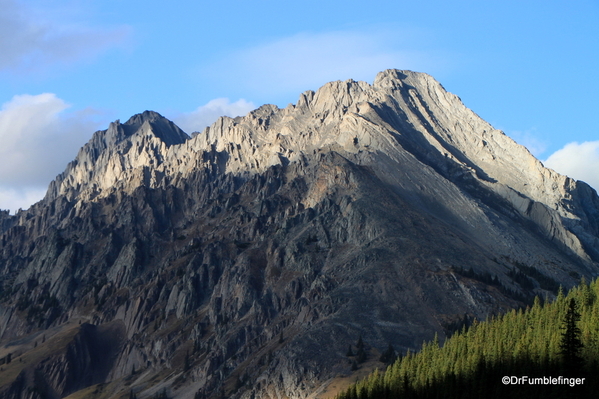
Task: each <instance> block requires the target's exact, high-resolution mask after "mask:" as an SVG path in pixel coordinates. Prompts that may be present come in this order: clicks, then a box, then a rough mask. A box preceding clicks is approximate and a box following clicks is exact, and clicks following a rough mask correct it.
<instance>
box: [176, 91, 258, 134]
mask: <svg viewBox="0 0 599 399" xmlns="http://www.w3.org/2000/svg"><path fill="white" fill-rule="evenodd" d="M255 108H256V106H255V105H254V104H253V103H252V102H250V101H246V100H244V99H239V100H237V101H235V102H233V103H232V102H231V101H230V100H229V99H228V98H216V99H214V100H210V101H209V102H208V103H207V104H205V105H202V106H200V107H198V108H197V109H196V110H195V111H192V112H189V113H184V114H179V115H175V116H174V117H173V120H174V122H175V123H176V124H177V125H178V126H179V127H180V128H181V129H183V130H184V131H185V132H187V133H192V132H199V131H202V130H203V129H204V128H205V127H206V126H209V125H211V124H212V123H213V122H214V121H216V120H217V119H218V117H220V116H230V117H236V116H243V115H245V114H247V113H248V112H250V111H251V110H253V109H255Z"/></svg>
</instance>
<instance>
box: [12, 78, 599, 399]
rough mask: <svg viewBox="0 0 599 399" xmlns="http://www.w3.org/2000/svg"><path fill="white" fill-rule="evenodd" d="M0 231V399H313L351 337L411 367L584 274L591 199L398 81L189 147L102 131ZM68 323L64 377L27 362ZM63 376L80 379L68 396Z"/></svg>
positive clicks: (155, 118) (464, 113)
mask: <svg viewBox="0 0 599 399" xmlns="http://www.w3.org/2000/svg"><path fill="white" fill-rule="evenodd" d="M0 222H1V223H0V227H1V228H2V230H1V231H2V236H1V241H0V244H1V247H0V274H1V275H2V276H3V279H2V285H1V289H2V291H1V294H0V339H2V341H3V342H5V343H7V344H10V345H11V346H8V347H7V348H9V347H13V348H17V349H18V351H19V356H23V357H25V358H28V359H29V360H28V363H27V367H24V368H23V369H22V370H21V371H19V370H18V369H16V368H10V370H12V371H11V373H12V374H10V375H11V376H12V377H11V378H6V379H4V380H3V381H5V383H4V388H3V390H2V391H0V397H6V398H17V397H28V398H37V397H42V396H43V395H46V397H63V396H64V395H66V394H68V393H70V392H72V391H75V390H82V389H89V392H88V391H85V392H86V395H87V397H96V398H101V397H119V395H122V396H123V397H128V396H127V395H130V394H131V393H133V394H137V395H139V397H140V398H142V397H150V396H151V395H154V394H155V393H159V392H162V391H165V392H167V394H168V395H170V397H177V398H197V397H202V398H207V397H218V396H219V395H223V394H224V395H226V396H227V397H235V398H257V397H272V398H275V397H276V398H279V397H289V398H308V397H316V396H317V395H319V392H322V390H323V389H324V387H325V386H326V384H327V382H329V381H331V379H333V378H335V377H339V376H348V375H350V374H351V372H352V371H351V368H352V367H351V366H352V359H351V358H348V357H347V356H346V354H347V351H348V346H350V345H353V344H355V342H356V341H357V340H358V338H359V337H362V339H363V341H364V342H365V345H366V348H367V355H368V357H369V359H370V360H371V361H374V360H375V359H376V358H378V356H377V353H379V352H381V351H383V350H384V349H385V348H387V346H388V344H389V343H391V344H393V345H394V347H395V348H397V349H399V350H401V351H406V350H407V349H416V348H418V347H419V345H420V344H421V342H422V340H423V339H430V338H432V337H433V336H434V334H435V333H437V334H439V336H440V337H441V338H443V337H444V336H446V335H447V334H451V332H452V331H454V330H455V329H456V328H460V327H461V326H462V325H463V324H464V323H468V322H469V320H470V321H471V320H472V319H473V318H479V319H483V318H485V317H486V316H487V315H489V314H492V313H495V312H501V311H503V310H505V309H508V308H510V307H514V306H519V305H522V304H524V303H526V302H527V301H529V300H530V298H531V297H532V295H534V294H541V295H544V296H547V295H548V296H551V295H553V294H554V293H555V292H556V291H557V288H558V287H559V285H562V286H565V287H568V286H571V285H572V284H574V283H576V282H577V281H578V280H579V279H580V278H581V277H582V276H585V277H587V278H591V277H594V276H596V275H597V271H598V262H599V198H598V197H597V194H596V192H595V191H594V190H593V189H591V188H590V187H589V186H588V185H586V184H585V183H583V182H578V181H575V180H572V179H570V178H568V177H565V176H561V175H559V174H557V173H555V172H554V171H552V170H550V169H546V168H545V167H543V165H542V164H541V162H539V161H538V160H536V159H535V158H534V157H533V156H532V155H531V154H530V153H529V152H528V151H527V150H526V149H525V148H524V147H522V146H519V145H518V144H516V143H515V142H513V141H512V140H511V139H510V138H508V137H507V136H505V135H504V134H503V133H502V132H500V131H498V130H495V129H493V127H491V126H490V125H489V124H487V123H486V122H484V121H483V120H482V119H480V118H479V117H478V116H477V115H476V114H474V113H473V112H472V111H470V110H469V109H467V108H466V107H465V106H464V105H463V104H462V103H461V101H460V100H459V98H458V97H456V96H455V95H453V94H451V93H448V92H446V91H445V90H444V89H443V87H442V86H441V85H440V84H439V83H438V82H436V81H435V80H434V79H433V78H432V77H430V76H428V75H425V74H421V73H415V72H410V71H397V70H388V71H384V72H381V73H380V74H378V75H377V77H376V79H375V81H374V83H373V84H372V85H370V84H368V83H365V82H355V81H351V80H350V81H346V82H332V83H328V84H327V85H325V86H323V87H322V88H320V89H319V90H318V91H316V92H312V91H308V92H305V93H303V94H301V95H300V98H299V100H298V102H297V103H296V104H295V105H292V104H290V105H289V106H288V107H286V108H284V109H279V108H277V107H275V106H272V105H264V106H262V107H260V108H258V109H257V110H255V111H252V112H250V113H249V114H248V115H247V116H245V117H238V118H235V119H231V118H227V117H223V118H220V119H219V120H218V121H217V122H215V123H214V124H213V125H212V126H210V127H209V128H206V129H205V130H204V131H203V132H201V133H198V134H194V135H192V136H191V137H189V136H188V135H187V134H185V133H184V132H182V131H181V130H180V129H179V128H177V127H176V126H175V125H174V124H173V123H172V122H170V121H168V120H166V119H165V118H163V117H162V116H160V115H159V114H157V113H154V112H148V111H146V112H144V113H143V114H139V115H136V116H134V117H132V118H131V119H130V120H129V121H127V122H126V123H124V124H121V123H119V122H118V121H117V122H114V123H112V124H111V125H110V127H109V128H108V130H106V131H100V132H96V133H95V134H94V136H93V138H92V139H91V140H90V142H89V143H88V144H86V145H85V146H84V147H83V148H82V149H81V151H80V152H79V154H78V155H77V157H76V159H75V160H74V161H73V162H72V163H71V164H69V165H68V166H67V169H66V170H65V172H64V173H62V174H61V175H60V176H58V177H57V179H56V180H55V181H54V182H52V184H51V185H50V187H49V190H48V193H47V195H46V197H45V198H44V200H42V201H41V202H39V203H38V204H36V205H34V206H33V207H31V208H30V209H29V210H27V211H22V212H20V213H18V214H17V215H15V216H9V215H8V214H1V215H0ZM76 321H82V322H85V323H90V324H91V325H87V324H83V325H82V328H81V333H80V335H77V336H81V334H84V335H85V334H87V335H85V337H86V338H85V339H83V338H71V341H70V342H71V344H67V345H71V346H70V347H72V348H75V349H72V350H75V351H76V352H77V353H81V359H79V360H77V361H78V362H80V363H77V362H74V363H68V361H67V360H68V359H67V358H65V357H64V356H63V357H60V356H59V355H56V354H52V355H51V354H47V356H46V357H43V356H41V355H40V356H37V355H36V356H33V354H34V353H38V354H39V353H45V352H43V351H42V349H44V348H46V347H47V346H48V345H49V342H50V341H49V340H48V341H47V342H44V343H41V342H39V340H38V341H36V346H35V347H33V346H32V345H33V344H32V340H33V339H34V337H38V336H39V335H40V334H44V332H46V334H50V332H52V331H54V333H53V334H56V336H62V335H60V334H63V335H64V333H61V331H62V330H64V328H65V327H63V326H66V325H71V324H69V323H73V322H76ZM115 326H119V327H118V328H117V327H115ZM89 329H93V334H92V333H90V332H89V331H91V330H89ZM88 330H89V331H88ZM117 330H118V333H117V332H115V331H117ZM86 331H87V332H86ZM65 339H66V338H65ZM84 342H85V345H84V344H83V343H84ZM106 342H113V343H114V345H116V346H117V347H118V348H119V351H118V354H115V355H114V358H113V357H110V361H106V362H105V363H103V365H102V366H101V367H98V368H97V369H93V368H90V367H88V366H86V364H88V363H85V359H91V358H92V357H93V354H94V353H97V352H94V351H97V350H98V348H104V347H105V345H106ZM17 343H18V344H17ZM73 345H74V346H73ZM103 345H104V346H103ZM85 348H87V349H85ZM15 350H16V349H15ZM3 353H4V352H0V356H7V355H8V353H9V352H6V353H4V355H3ZM16 353H17V352H14V354H16ZM69 353H72V351H71V352H69ZM76 357H77V356H76ZM67 363H68V364H78V366H77V368H78V369H81V370H87V371H85V372H83V371H82V374H81V378H79V377H69V378H72V379H74V380H73V381H71V380H69V381H71V382H69V384H70V385H69V384H66V383H64V382H61V381H66V380H65V378H66V377H65V375H71V374H68V372H67V369H69V367H72V366H67ZM11 364H13V363H11ZM11 367H13V366H11ZM86 367H87V368H86ZM32 370H38V371H39V370H46V371H47V372H46V371H43V372H42V374H43V376H44V378H43V379H40V378H41V377H38V378H37V380H36V379H35V378H34V377H32V376H34V374H32V373H34V371H32ZM49 370H52V372H50V371H49ZM61 370H62V371H61ZM61 373H62V374H61ZM65 373H66V374H65ZM38 374H39V373H38ZM7 375H8V374H7ZM32 381H34V382H32ZM35 381H38V383H37V385H36V383H35ZM107 383H109V384H107ZM65 384H66V385H65ZM94 384H100V385H94ZM92 385H93V386H94V387H93V388H87V387H89V386H92ZM33 387H35V389H33ZM27 389H29V390H27ZM25 391H27V392H28V393H27V395H30V396H15V395H17V394H15V392H25ZM35 395H38V396H35Z"/></svg>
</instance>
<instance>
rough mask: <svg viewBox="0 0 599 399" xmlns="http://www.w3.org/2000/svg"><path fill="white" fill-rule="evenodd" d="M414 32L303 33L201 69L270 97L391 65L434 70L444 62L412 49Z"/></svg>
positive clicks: (366, 75) (370, 74) (366, 76)
mask: <svg viewBox="0 0 599 399" xmlns="http://www.w3.org/2000/svg"><path fill="white" fill-rule="evenodd" d="M414 36H416V34H415V33H413V32H400V31H397V30H378V31H373V30H371V31H366V32H365V31H351V30H348V31H336V32H325V33H300V34H297V35H294V36H290V37H286V38H283V39H279V40H276V41H273V42H270V43H266V44H263V45H260V46H256V47H251V48H248V49H242V50H239V51H237V52H234V53H232V54H230V55H228V56H226V57H224V58H223V59H221V60H219V61H217V62H215V63H212V64H210V65H207V66H206V67H205V68H203V69H202V70H201V73H202V75H203V76H204V77H207V78H209V79H218V81H221V82H223V81H224V82H227V83H228V84H230V85H231V86H234V87H238V88H242V89H247V90H250V91H251V92H252V93H259V94H260V95H264V96H270V97H272V96H273V95H277V94H281V93H298V94H299V93H300V92H303V91H305V90H308V89H317V88H318V87H320V86H321V85H323V84H324V83H327V82H329V81H332V80H345V79H350V78H351V79H355V80H365V81H372V80H373V79H374V76H375V74H376V73H377V72H380V71H382V70H385V69H389V68H399V69H413V70H420V71H425V72H429V73H433V72H434V71H433V70H432V69H436V68H437V67H438V66H440V65H442V64H444V61H441V60H439V59H433V58H432V57H431V56H429V55H427V54H425V53H423V52H420V51H413V50H410V49H409V48H408V47H407V46H408V45H413V44H408V43H409V42H410V40H412V39H413V40H416V38H415V37H414Z"/></svg>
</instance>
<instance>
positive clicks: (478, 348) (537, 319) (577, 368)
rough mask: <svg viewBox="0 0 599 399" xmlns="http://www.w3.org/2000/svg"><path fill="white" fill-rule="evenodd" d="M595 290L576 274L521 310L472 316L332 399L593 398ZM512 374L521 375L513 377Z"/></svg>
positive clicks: (597, 340)
mask: <svg viewBox="0 0 599 399" xmlns="http://www.w3.org/2000/svg"><path fill="white" fill-rule="evenodd" d="M598 297H599V282H598V281H597V280H595V281H594V282H592V283H591V284H586V283H585V282H584V280H583V281H582V283H581V285H580V286H577V287H575V288H573V289H572V290H570V292H569V293H568V295H567V296H565V295H564V294H563V292H562V291H561V289H560V291H559V292H558V295H557V299H556V300H555V301H553V302H551V303H544V304H543V303H542V301H541V300H540V299H539V298H536V299H535V301H534V304H533V305H532V306H530V307H527V308H526V309H525V310H522V309H519V310H512V311H510V312H508V313H506V314H504V315H501V316H496V317H492V318H491V319H490V320H488V321H486V322H477V321H474V322H473V323H472V325H471V326H469V327H467V326H464V327H463V328H462V330H461V331H460V332H458V333H456V334H454V335H453V336H451V337H450V338H448V339H447V340H446V341H445V343H444V345H443V346H442V347H441V346H440V345H439V343H438V341H437V339H435V340H434V341H433V342H426V343H424V344H423V346H422V349H421V350H420V351H419V352H417V353H410V352H408V353H407V354H405V355H404V356H399V357H398V359H397V360H396V361H395V363H394V364H392V365H391V366H389V367H388V368H387V369H386V370H385V371H378V370H377V371H375V372H374V373H373V374H371V375H370V376H368V377H367V378H365V379H364V380H362V381H360V382H358V383H356V384H354V385H352V386H350V387H349V388H348V389H347V390H346V391H345V392H342V393H340V394H339V395H337V399H391V398H481V397H484V398H485V399H490V398H502V399H505V397H506V395H511V396H512V397H531V398H564V397H565V398H568V397H573V398H574V397H576V398H580V397H595V396H596V395H597V393H598V392H599V378H597V376H599V300H598ZM560 376H561V377H564V378H562V379H561V380H560V379H559V377H560ZM504 377H508V378H509V380H508V382H509V384H504V380H503V378H504ZM514 377H517V378H521V379H520V380H519V381H518V383H516V379H515V378H514ZM522 377H526V380H524V379H522ZM542 377H546V378H545V379H544V380H534V378H542ZM550 377H553V378H555V379H554V380H550V379H549V378H550ZM565 378H568V380H565ZM576 378H578V380H576ZM582 378H584V380H582ZM541 381H542V382H544V383H545V384H542V382H541ZM565 381H567V382H569V383H572V385H574V386H570V385H569V384H564V383H563V382H565ZM560 382H561V384H560Z"/></svg>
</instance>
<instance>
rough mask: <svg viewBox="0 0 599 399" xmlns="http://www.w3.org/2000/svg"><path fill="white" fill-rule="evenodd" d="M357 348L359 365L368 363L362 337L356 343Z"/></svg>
mask: <svg viewBox="0 0 599 399" xmlns="http://www.w3.org/2000/svg"><path fill="white" fill-rule="evenodd" d="M356 348H357V349H358V351H357V352H356V361H357V362H358V363H364V362H365V361H366V350H365V349H364V341H362V336H361V335H360V338H359V339H358V342H357V343H356Z"/></svg>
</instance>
